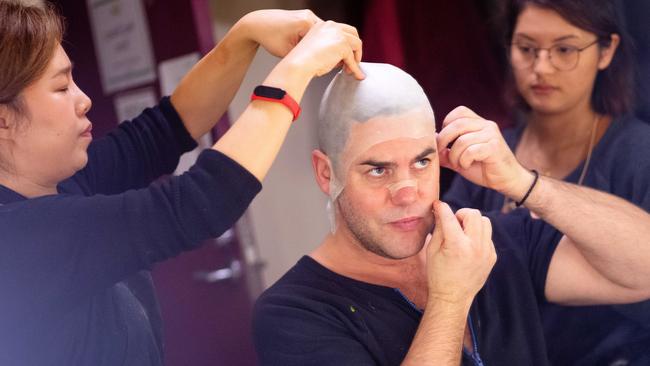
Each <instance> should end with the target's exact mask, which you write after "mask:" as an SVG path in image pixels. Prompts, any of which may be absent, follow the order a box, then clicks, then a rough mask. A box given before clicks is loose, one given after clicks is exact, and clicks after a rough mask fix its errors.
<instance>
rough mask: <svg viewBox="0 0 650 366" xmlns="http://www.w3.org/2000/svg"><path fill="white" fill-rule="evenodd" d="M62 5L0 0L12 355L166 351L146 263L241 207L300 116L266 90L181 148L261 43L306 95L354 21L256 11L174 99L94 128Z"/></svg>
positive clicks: (150, 360)
mask: <svg viewBox="0 0 650 366" xmlns="http://www.w3.org/2000/svg"><path fill="white" fill-rule="evenodd" d="M62 28H63V27H62V21H61V18H60V17H59V16H58V15H57V13H56V12H55V11H54V10H53V8H52V7H51V6H50V5H47V4H46V5H45V6H28V5H21V3H20V2H17V1H14V0H2V1H0V70H2V73H0V233H1V234H0V293H1V294H2V301H0V364H2V365H138V366H142V365H162V364H163V361H162V343H161V339H160V329H161V324H160V321H159V314H158V313H157V306H156V303H155V298H154V297H153V291H152V287H151V279H150V276H149V274H148V271H149V270H150V269H151V266H152V265H153V264H154V263H155V262H158V261H161V260H164V259H167V258H170V257H172V256H175V255H177V254H178V253H180V252H181V251H183V250H190V249H192V248H195V247H196V246H197V245H198V244H199V243H200V242H201V241H202V240H204V239H207V238H210V237H215V236H218V235H220V234H221V233H222V232H223V231H224V230H226V229H227V228H228V227H229V226H231V225H232V224H233V223H234V222H235V221H236V220H237V218H238V217H239V216H240V215H241V214H242V212H243V211H244V209H245V208H246V207H247V205H248V204H249V203H250V201H251V200H252V198H253V197H254V196H255V194H256V193H257V192H258V191H259V190H260V189H261V185H260V181H261V180H262V179H263V178H264V176H265V175H266V173H267V170H268V168H269V167H270V165H271V162H272V161H273V159H274V158H275V156H276V154H277V152H278V149H279V147H280V145H281V144H282V141H283V139H284V137H285V135H286V133H287V130H288V128H289V126H290V124H291V120H292V117H293V113H292V111H291V110H290V109H289V108H287V107H286V106H284V105H282V104H279V103H275V102H272V101H260V100H256V101H253V102H251V104H250V105H249V107H248V108H247V109H246V110H245V111H244V113H243V114H242V115H241V116H240V117H239V119H238V120H237V121H236V122H235V123H234V125H233V126H232V127H231V129H230V130H229V131H228V132H227V133H226V134H225V135H224V137H223V138H221V139H220V140H219V141H218V142H217V143H216V144H215V145H214V146H213V148H212V149H207V150H206V151H204V152H203V153H202V154H201V155H200V157H199V159H198V161H197V162H196V164H195V165H194V166H193V167H192V168H191V169H190V170H189V171H188V172H187V173H185V174H183V175H182V176H180V177H173V178H169V179H165V180H162V181H158V182H156V183H153V184H152V182H153V180H154V179H156V178H158V177H160V176H161V175H163V174H169V173H171V172H172V171H173V170H174V168H175V166H176V164H177V162H178V158H179V156H180V155H181V154H182V153H183V152H185V151H188V150H190V149H192V148H193V147H195V146H196V144H195V142H194V139H195V138H197V137H199V136H201V135H203V134H204V133H206V132H207V131H209V130H210V129H211V128H212V126H213V124H214V122H216V121H218V120H219V117H220V116H221V115H222V114H223V112H224V111H225V110H226V108H227V106H228V104H229V103H230V101H231V99H232V97H233V95H234V93H235V92H236V90H237V88H238V87H239V85H240V83H241V80H242V78H243V75H244V73H245V71H246V69H247V68H248V66H249V64H250V62H251V60H252V58H253V56H254V54H255V51H256V49H257V47H258V46H259V45H262V46H263V47H265V48H266V49H267V50H268V51H270V52H271V53H272V54H275V55H277V56H282V57H284V58H283V59H282V60H281V61H280V62H279V63H278V65H277V66H276V67H275V68H274V69H273V70H272V71H271V73H270V74H269V75H268V76H267V78H266V80H265V81H264V84H265V85H268V86H273V87H277V88H282V89H284V90H285V91H286V92H287V93H288V94H289V95H290V96H292V97H293V98H294V99H295V100H296V101H298V102H299V101H300V99H301V97H302V94H303V92H304V90H305V88H306V86H307V84H308V83H309V81H310V80H311V79H312V78H313V77H314V76H318V75H322V74H324V73H326V72H328V71H329V70H331V69H332V68H334V67H335V66H336V65H338V64H339V63H341V62H342V63H343V64H344V65H345V68H346V69H347V70H348V72H353V73H354V74H355V75H356V76H357V77H359V78H362V77H363V75H362V73H361V71H360V70H359V68H358V65H357V64H358V62H359V61H360V58H361V42H360V40H359V39H358V35H357V33H356V30H355V29H354V28H352V27H349V26H347V25H344V24H337V23H333V22H322V21H321V20H320V19H319V18H318V17H316V16H315V15H314V14H312V13H311V12H309V11H291V12H289V11H277V10H268V11H258V12H253V13H251V14H248V15H246V16H244V17H243V18H242V19H241V20H240V21H239V22H237V23H236V24H235V25H234V26H233V28H232V29H231V30H230V31H229V32H228V34H227V35H226V36H225V37H224V39H223V40H222V41H221V42H220V43H219V44H218V45H217V46H216V47H215V48H214V49H213V50H212V51H211V52H210V53H209V54H208V55H206V56H205V57H204V58H203V59H202V60H201V62H199V63H198V64H197V65H196V66H195V67H194V68H193V69H192V70H191V71H190V72H189V73H188V74H187V76H186V77H185V78H184V79H183V81H182V82H181V83H180V85H179V86H178V88H177V89H176V90H175V91H174V93H173V94H172V95H171V97H170V98H163V99H162V100H161V102H160V103H159V105H158V106H156V107H154V108H151V109H147V110H145V111H144V112H143V113H142V114H141V115H140V116H138V117H136V118H135V119H134V120H132V121H130V122H125V123H123V124H121V125H120V127H119V128H118V129H116V130H115V131H113V132H112V133H110V134H109V135H108V136H106V137H104V138H102V139H99V140H98V141H96V142H91V140H92V133H91V129H92V128H91V126H92V125H91V123H90V122H89V121H88V119H87V118H86V113H87V112H88V110H89V109H90V106H91V101H90V99H89V98H88V97H87V96H86V95H85V94H84V93H83V92H82V91H81V90H80V89H79V87H78V86H77V85H76V84H75V83H74V80H73V78H72V73H71V68H72V67H71V62H70V60H69V59H68V57H67V55H66V53H65V51H64V50H63V48H62V47H61V38H62V33H63V29H62Z"/></svg>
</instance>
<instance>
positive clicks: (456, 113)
mask: <svg viewBox="0 0 650 366" xmlns="http://www.w3.org/2000/svg"><path fill="white" fill-rule="evenodd" d="M460 118H478V119H483V118H481V116H479V115H478V114H476V113H475V112H474V111H473V110H471V109H469V108H467V107H465V106H462V105H461V106H459V107H456V108H454V109H453V110H452V111H451V112H449V113H448V114H447V116H446V117H445V119H444V120H443V121H442V128H444V127H446V126H447V125H448V124H450V123H452V122H453V121H455V120H457V119H460Z"/></svg>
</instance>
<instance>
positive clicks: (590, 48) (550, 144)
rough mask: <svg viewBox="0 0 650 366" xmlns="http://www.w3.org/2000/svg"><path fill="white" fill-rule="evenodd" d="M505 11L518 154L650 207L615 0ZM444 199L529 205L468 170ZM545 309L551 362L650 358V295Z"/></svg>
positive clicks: (531, 2)
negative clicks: (642, 299) (476, 180)
mask: <svg viewBox="0 0 650 366" xmlns="http://www.w3.org/2000/svg"><path fill="white" fill-rule="evenodd" d="M504 10H505V12H504V18H505V19H504V21H503V24H505V25H506V32H505V33H506V34H505V36H506V40H507V45H508V46H507V53H508V57H509V62H510V66H511V70H512V73H511V81H512V83H511V84H512V86H514V87H513V88H512V89H513V93H512V98H511V100H512V101H513V104H514V105H515V109H514V110H515V111H516V114H517V122H518V123H517V125H516V126H515V128H514V129H511V130H506V131H504V137H505V138H506V140H507V141H508V143H509V145H510V147H511V148H512V149H513V151H514V152H515V155H516V157H517V159H518V160H519V161H520V162H521V163H522V164H523V165H524V166H526V167H527V168H529V169H531V170H536V171H537V172H539V174H543V175H546V176H551V177H554V178H557V179H563V180H566V181H568V182H572V183H577V184H581V185H586V186H590V187H593V188H596V189H599V190H603V191H607V192H610V193H613V194H616V195H618V196H620V197H623V198H625V199H627V200H629V201H631V202H633V203H635V204H637V205H639V206H641V207H643V208H645V209H646V210H650V189H649V187H650V126H647V125H646V124H645V123H644V122H641V121H640V120H638V119H636V118H635V117H634V116H632V115H631V110H632V105H633V96H634V95H633V93H634V92H633V90H634V87H633V85H634V84H633V82H634V80H633V66H632V65H633V64H632V62H631V56H630V52H631V46H632V45H631V44H630V40H629V37H628V36H627V35H626V32H625V31H624V29H623V28H622V25H621V22H620V20H619V19H618V17H617V14H616V9H615V5H614V3H613V1H612V0H509V1H508V3H507V5H506V6H505V7H504ZM444 200H445V201H447V202H448V203H450V204H451V205H452V206H453V207H456V208H460V207H474V208H479V209H481V210H484V211H492V210H500V211H502V212H504V213H510V212H511V211H512V213H510V214H529V213H528V212H526V211H524V210H525V209H523V208H516V205H515V203H514V202H511V201H509V200H507V199H505V198H504V197H503V196H502V195H500V194H499V193H497V192H494V191H490V190H487V189H484V188H481V187H478V186H475V185H473V184H472V183H470V182H468V181H467V180H465V179H463V178H462V177H460V175H459V176H457V177H456V178H455V180H454V182H453V183H452V186H451V188H450V189H449V191H448V192H447V193H446V194H445V196H444ZM576 215H580V213H579V212H576ZM615 225H616V223H614V222H613V223H612V226H613V228H612V229H614V230H615ZM648 245H649V246H650V239H649V243H648ZM640 250H647V248H640ZM551 265H553V264H552V263H551ZM630 276H634V273H630ZM541 309H542V313H541V316H542V321H543V323H544V328H545V333H546V341H547V348H548V352H549V358H550V361H551V362H552V363H553V364H556V365H610V364H611V365H613V364H617V365H618V364H620V365H648V364H650V304H649V303H640V304H633V305H617V306H598V307H594V306H592V307H586V306H585V307H572V308H569V307H562V306H557V305H543V306H542V307H541ZM616 362H618V363H616Z"/></svg>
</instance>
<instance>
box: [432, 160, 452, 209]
mask: <svg viewBox="0 0 650 366" xmlns="http://www.w3.org/2000/svg"><path fill="white" fill-rule="evenodd" d="M449 152H450V150H449V149H446V148H445V149H440V152H438V161H439V163H440V166H441V167H443V168H447V169H451V170H454V168H453V167H452V166H451V163H450V162H449ZM436 217H437V215H436Z"/></svg>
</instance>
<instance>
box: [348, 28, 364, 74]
mask: <svg viewBox="0 0 650 366" xmlns="http://www.w3.org/2000/svg"><path fill="white" fill-rule="evenodd" d="M346 38H347V41H348V44H349V45H350V50H349V52H347V54H346V56H345V57H344V58H343V63H344V64H345V67H347V68H348V70H350V72H351V73H352V74H353V75H354V76H355V77H356V78H357V79H359V80H362V79H363V78H365V77H366V76H365V75H364V73H363V71H361V67H360V66H359V62H361V48H362V44H363V43H362V42H361V39H359V38H358V37H355V36H350V35H348V36H347V37H346Z"/></svg>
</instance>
